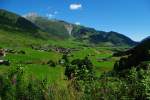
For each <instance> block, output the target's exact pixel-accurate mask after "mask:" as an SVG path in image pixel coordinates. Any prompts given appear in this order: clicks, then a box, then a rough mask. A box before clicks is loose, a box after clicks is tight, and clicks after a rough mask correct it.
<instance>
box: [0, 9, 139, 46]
mask: <svg viewBox="0 0 150 100" xmlns="http://www.w3.org/2000/svg"><path fill="white" fill-rule="evenodd" d="M0 30H13V31H18V32H19V33H23V35H28V36H31V37H36V38H41V39H45V40H48V39H61V40H63V39H69V38H73V39H74V40H76V41H80V42H85V43H88V44H95V45H104V46H135V45H137V44H138V43H137V42H135V41H133V40H132V39H130V38H129V37H127V36H125V35H123V34H120V33H117V32H113V31H111V32H105V31H98V30H95V29H94V28H89V27H85V26H81V25H76V24H72V23H69V22H65V21H62V20H56V19H48V18H46V17H42V16H38V15H37V16H31V15H30V16H25V17H22V16H20V15H18V14H15V13H13V12H10V11H6V10H3V9H0Z"/></svg>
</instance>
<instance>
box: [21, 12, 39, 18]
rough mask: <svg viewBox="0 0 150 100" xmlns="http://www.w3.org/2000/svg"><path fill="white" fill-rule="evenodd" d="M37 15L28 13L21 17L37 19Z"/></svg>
mask: <svg viewBox="0 0 150 100" xmlns="http://www.w3.org/2000/svg"><path fill="white" fill-rule="evenodd" d="M37 16H38V14H37V13H36V12H29V13H27V14H25V15H23V17H37Z"/></svg>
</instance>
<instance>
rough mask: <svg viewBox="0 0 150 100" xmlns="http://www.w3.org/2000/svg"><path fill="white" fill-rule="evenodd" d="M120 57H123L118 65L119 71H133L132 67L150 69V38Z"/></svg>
mask: <svg viewBox="0 0 150 100" xmlns="http://www.w3.org/2000/svg"><path fill="white" fill-rule="evenodd" d="M118 55H120V56H123V57H122V58H121V59H120V61H119V62H117V63H116V66H115V67H116V68H115V69H117V70H123V69H131V68H132V67H137V68H143V69H148V68H149V62H150V38H149V37H148V38H146V39H144V40H143V41H141V43H140V44H138V45H137V46H135V47H134V48H132V49H130V50H127V51H125V52H121V53H119V54H118Z"/></svg>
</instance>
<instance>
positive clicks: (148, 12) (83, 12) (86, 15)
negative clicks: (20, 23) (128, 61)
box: [0, 0, 150, 41]
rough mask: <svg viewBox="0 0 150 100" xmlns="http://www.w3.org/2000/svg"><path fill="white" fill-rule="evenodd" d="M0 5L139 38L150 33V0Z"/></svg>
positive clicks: (40, 0)
mask: <svg viewBox="0 0 150 100" xmlns="http://www.w3.org/2000/svg"><path fill="white" fill-rule="evenodd" d="M0 8H3V9H7V10H9V11H13V12H15V13H18V14H20V15H27V14H29V13H30V14H35V13H37V14H39V15H42V16H48V17H49V18H56V19H61V20H65V21H68V22H71V23H77V24H81V25H84V26H88V27H93V28H95V29H98V30H103V31H116V32H120V33H122V34H125V35H127V36H129V37H130V38H132V39H133V40H136V41H140V40H142V39H143V38H145V37H147V36H149V35H150V0H1V1H0Z"/></svg>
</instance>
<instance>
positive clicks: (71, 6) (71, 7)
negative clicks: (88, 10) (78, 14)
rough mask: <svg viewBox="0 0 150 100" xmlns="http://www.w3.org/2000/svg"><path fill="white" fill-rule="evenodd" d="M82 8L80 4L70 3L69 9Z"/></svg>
mask: <svg viewBox="0 0 150 100" xmlns="http://www.w3.org/2000/svg"><path fill="white" fill-rule="evenodd" d="M81 8H82V4H77V3H76V4H70V10H78V9H81Z"/></svg>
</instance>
